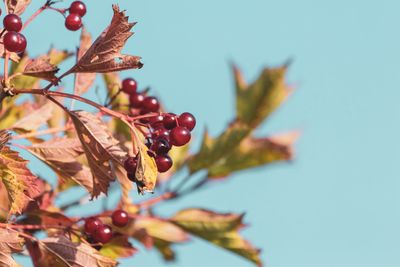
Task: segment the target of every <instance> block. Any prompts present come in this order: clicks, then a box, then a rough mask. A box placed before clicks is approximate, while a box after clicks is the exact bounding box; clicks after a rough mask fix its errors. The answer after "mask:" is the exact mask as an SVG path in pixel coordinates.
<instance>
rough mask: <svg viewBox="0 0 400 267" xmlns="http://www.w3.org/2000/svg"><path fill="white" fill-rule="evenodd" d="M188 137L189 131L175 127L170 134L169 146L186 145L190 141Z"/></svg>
mask: <svg viewBox="0 0 400 267" xmlns="http://www.w3.org/2000/svg"><path fill="white" fill-rule="evenodd" d="M190 137H191V134H190V131H189V130H188V129H186V128H185V127H181V126H178V127H175V128H174V129H172V130H171V133H170V140H171V144H173V145H174V146H183V145H186V144H187V143H188V142H189V141H190Z"/></svg>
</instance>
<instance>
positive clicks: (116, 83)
mask: <svg viewBox="0 0 400 267" xmlns="http://www.w3.org/2000/svg"><path fill="white" fill-rule="evenodd" d="M103 80H104V83H105V85H106V87H107V95H108V96H110V97H111V96H114V95H115V94H117V93H118V91H119V89H120V88H121V80H120V78H119V76H118V73H116V72H109V73H104V74H103ZM128 104H129V99H128V98H127V97H126V96H125V95H124V94H118V95H117V96H116V97H115V99H114V101H113V102H112V104H111V107H112V108H118V109H120V110H128V108H127V107H125V106H128ZM115 124H116V125H118V121H116V122H115ZM128 133H129V132H128ZM129 135H130V133H129Z"/></svg>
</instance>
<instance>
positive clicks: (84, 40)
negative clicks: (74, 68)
mask: <svg viewBox="0 0 400 267" xmlns="http://www.w3.org/2000/svg"><path fill="white" fill-rule="evenodd" d="M91 43H92V37H91V35H90V33H89V32H88V31H87V30H86V28H83V29H82V33H81V39H80V45H79V49H78V53H77V60H78V61H79V59H81V58H82V56H83V55H84V54H85V53H86V51H87V50H88V49H89V48H90V45H91ZM75 79H76V80H75V89H74V91H75V94H77V95H81V94H83V93H86V92H87V90H89V88H90V87H91V86H92V85H93V82H94V80H95V79H96V73H77V74H76V77H75Z"/></svg>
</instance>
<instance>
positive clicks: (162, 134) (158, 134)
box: [153, 127, 170, 141]
mask: <svg viewBox="0 0 400 267" xmlns="http://www.w3.org/2000/svg"><path fill="white" fill-rule="evenodd" d="M169 135H170V132H169V131H168V130H167V129H165V128H163V127H160V128H158V129H156V130H155V131H154V132H153V138H154V139H158V138H164V139H165V140H167V141H169Z"/></svg>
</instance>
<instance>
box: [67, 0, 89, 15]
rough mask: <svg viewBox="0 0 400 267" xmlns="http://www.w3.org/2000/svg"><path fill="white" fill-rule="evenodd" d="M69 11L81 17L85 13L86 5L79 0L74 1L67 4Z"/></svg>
mask: <svg viewBox="0 0 400 267" xmlns="http://www.w3.org/2000/svg"><path fill="white" fill-rule="evenodd" d="M69 13H75V14H78V15H79V16H80V17H83V16H85V14H86V5H85V4H84V3H82V2H81V1H74V2H72V3H71V5H70V6H69Z"/></svg>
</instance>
